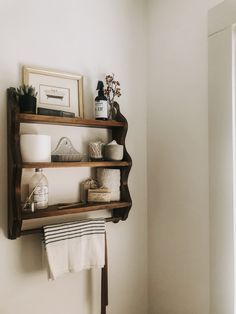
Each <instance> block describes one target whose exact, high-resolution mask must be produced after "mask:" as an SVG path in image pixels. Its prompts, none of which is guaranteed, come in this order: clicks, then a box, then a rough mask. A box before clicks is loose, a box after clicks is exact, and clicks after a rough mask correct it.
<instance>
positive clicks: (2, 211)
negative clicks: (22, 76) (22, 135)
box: [0, 93, 8, 237]
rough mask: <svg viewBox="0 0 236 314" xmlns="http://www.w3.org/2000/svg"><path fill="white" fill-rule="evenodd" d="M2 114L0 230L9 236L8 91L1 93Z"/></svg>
mask: <svg viewBox="0 0 236 314" xmlns="http://www.w3.org/2000/svg"><path fill="white" fill-rule="evenodd" d="M1 96H2V97H0V99H2V98H3V99H2V104H3V106H2V109H1V112H2V116H1V132H0V134H1V136H0V156H1V157H0V180H1V181H0V182H1V184H0V185H1V189H0V217H1V219H0V230H2V232H3V234H4V235H5V236H6V237H8V225H7V110H6V108H7V105H6V104H7V97H6V93H5V94H4V95H1Z"/></svg>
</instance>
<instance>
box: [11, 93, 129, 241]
mask: <svg viewBox="0 0 236 314" xmlns="http://www.w3.org/2000/svg"><path fill="white" fill-rule="evenodd" d="M115 107H116V109H117V117H116V120H115V121H114V120H112V121H110V120H109V121H99V120H91V119H90V120H86V119H81V118H65V117H54V116H43V115H32V114H22V113H19V105H18V102H17V99H16V97H15V93H14V89H13V88H9V89H8V90H7V124H8V128H7V130H8V132H7V137H8V237H9V239H16V238H17V237H20V236H21V235H24V234H31V233H35V232H39V231H40V229H30V230H22V222H23V221H24V220H29V219H40V218H44V217H57V216H62V217H63V216H65V217H66V215H69V214H77V213H78V214H79V213H84V212H90V211H98V210H103V209H106V210H110V211H111V217H110V218H106V221H113V222H118V221H120V220H126V219H127V217H128V214H129V210H130V208H131V206H132V200H131V197H130V193H129V188H128V176H129V172H130V169H131V167H132V160H131V157H130V155H129V154H128V152H127V150H126V147H125V139H126V134H127V130H128V123H127V120H126V119H125V117H124V116H123V115H122V114H121V113H120V109H119V105H118V104H117V103H115ZM21 123H38V124H50V125H63V126H76V127H88V128H106V129H110V130H111V134H112V140H116V141H117V143H118V144H121V145H124V158H123V160H122V161H100V162H84V161H83V162H49V163H23V162H22V159H21V153H20V124H21ZM68 167H91V168H98V167H105V168H114V169H120V172H121V185H120V192H121V201H120V202H111V203H102V204H101V203H92V204H91V203H89V204H85V205H80V206H74V207H70V208H67V209H65V208H64V209H59V208H58V206H59V205H51V206H49V207H48V208H47V209H45V210H40V211H36V212H34V213H25V212H23V211H22V204H21V179H22V171H23V169H24V168H68Z"/></svg>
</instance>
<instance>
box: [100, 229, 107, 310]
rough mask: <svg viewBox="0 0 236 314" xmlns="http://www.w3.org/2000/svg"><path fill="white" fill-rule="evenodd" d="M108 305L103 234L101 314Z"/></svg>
mask: <svg viewBox="0 0 236 314" xmlns="http://www.w3.org/2000/svg"><path fill="white" fill-rule="evenodd" d="M107 305H108V266H107V234H106V233H105V265H104V267H103V268H102V275H101V314H106V307H107Z"/></svg>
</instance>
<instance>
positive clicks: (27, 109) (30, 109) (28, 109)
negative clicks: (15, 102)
mask: <svg viewBox="0 0 236 314" xmlns="http://www.w3.org/2000/svg"><path fill="white" fill-rule="evenodd" d="M36 103H37V98H35V97H34V96H31V95H22V96H19V105H20V112H21V113H32V114H36Z"/></svg>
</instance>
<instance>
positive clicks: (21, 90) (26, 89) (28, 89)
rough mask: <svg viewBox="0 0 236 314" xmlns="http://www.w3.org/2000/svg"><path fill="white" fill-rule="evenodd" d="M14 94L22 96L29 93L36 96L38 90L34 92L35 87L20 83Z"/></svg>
mask: <svg viewBox="0 0 236 314" xmlns="http://www.w3.org/2000/svg"><path fill="white" fill-rule="evenodd" d="M16 95H17V96H23V95H30V96H33V97H37V95H38V92H36V90H35V87H33V86H32V85H30V86H29V85H25V84H23V85H21V86H19V87H18V88H17V89H16Z"/></svg>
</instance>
